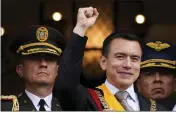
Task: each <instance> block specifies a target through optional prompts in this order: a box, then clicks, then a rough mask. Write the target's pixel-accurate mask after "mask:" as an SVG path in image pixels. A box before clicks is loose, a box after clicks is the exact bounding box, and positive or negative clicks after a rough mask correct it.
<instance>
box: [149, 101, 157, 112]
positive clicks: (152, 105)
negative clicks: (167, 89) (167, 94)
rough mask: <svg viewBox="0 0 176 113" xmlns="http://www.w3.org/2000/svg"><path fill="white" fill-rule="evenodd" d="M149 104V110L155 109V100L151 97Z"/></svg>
mask: <svg viewBox="0 0 176 113" xmlns="http://www.w3.org/2000/svg"><path fill="white" fill-rule="evenodd" d="M150 102H151V106H150V111H156V109H157V108H156V102H155V101H154V100H152V99H150Z"/></svg>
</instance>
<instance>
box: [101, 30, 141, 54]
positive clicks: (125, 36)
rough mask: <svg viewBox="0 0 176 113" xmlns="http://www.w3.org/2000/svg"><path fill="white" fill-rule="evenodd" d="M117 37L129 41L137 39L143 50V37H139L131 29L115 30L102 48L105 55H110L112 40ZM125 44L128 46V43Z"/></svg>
mask: <svg viewBox="0 0 176 113" xmlns="http://www.w3.org/2000/svg"><path fill="white" fill-rule="evenodd" d="M117 38H120V39H125V40H129V41H136V42H138V43H139V45H140V47H141V50H142V47H143V46H142V45H143V39H142V38H139V37H138V36H137V35H135V34H133V33H132V32H129V31H121V32H113V33H111V34H110V35H109V36H108V37H107V38H106V39H105V40H104V42H103V48H102V55H103V56H105V57H107V56H108V54H109V50H110V45H111V42H112V41H113V40H114V39H117ZM124 46H126V45H124Z"/></svg>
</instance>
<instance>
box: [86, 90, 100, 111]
mask: <svg viewBox="0 0 176 113" xmlns="http://www.w3.org/2000/svg"><path fill="white" fill-rule="evenodd" d="M88 91H89V93H90V95H91V97H92V98H93V100H94V102H95V104H96V105H97V108H98V109H99V110H100V111H103V109H102V106H101V103H100V100H99V98H98V96H97V94H96V93H95V91H94V90H93V89H90V88H88Z"/></svg>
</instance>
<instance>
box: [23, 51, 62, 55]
mask: <svg viewBox="0 0 176 113" xmlns="http://www.w3.org/2000/svg"><path fill="white" fill-rule="evenodd" d="M43 52H44V53H51V54H55V55H58V56H60V54H58V53H53V52H50V51H34V52H30V53H26V52H22V53H21V54H22V55H30V54H34V53H43Z"/></svg>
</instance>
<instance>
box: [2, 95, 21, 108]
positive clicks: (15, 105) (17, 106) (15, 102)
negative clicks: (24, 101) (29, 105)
mask: <svg viewBox="0 0 176 113" xmlns="http://www.w3.org/2000/svg"><path fill="white" fill-rule="evenodd" d="M0 99H1V101H2V100H7V101H12V102H13V105H12V111H19V103H18V99H17V97H16V96H15V95H8V96H5V95H1V97H0Z"/></svg>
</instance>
